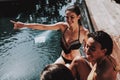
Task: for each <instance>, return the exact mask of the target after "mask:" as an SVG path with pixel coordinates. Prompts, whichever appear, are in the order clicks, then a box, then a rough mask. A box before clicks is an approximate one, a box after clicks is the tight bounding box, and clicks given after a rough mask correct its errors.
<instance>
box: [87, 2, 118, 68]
mask: <svg viewBox="0 0 120 80" xmlns="http://www.w3.org/2000/svg"><path fill="white" fill-rule="evenodd" d="M85 2H86V5H87V8H88V11H89V14H90V18H91V21H92V23H93V27H94V29H95V30H104V31H105V32H107V33H109V34H110V35H111V36H112V38H113V41H114V50H113V54H112V56H114V57H115V59H116V60H117V62H118V65H119V67H118V68H120V4H117V3H116V2H115V1H114V0H85Z"/></svg>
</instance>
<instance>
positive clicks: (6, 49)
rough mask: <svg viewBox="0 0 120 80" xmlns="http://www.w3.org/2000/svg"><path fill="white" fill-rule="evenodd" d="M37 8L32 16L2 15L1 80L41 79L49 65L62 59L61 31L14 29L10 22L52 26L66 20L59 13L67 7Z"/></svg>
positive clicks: (19, 14) (0, 24)
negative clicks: (46, 66)
mask: <svg viewBox="0 0 120 80" xmlns="http://www.w3.org/2000/svg"><path fill="white" fill-rule="evenodd" d="M46 1H47V0H46ZM0 3H1V2H0ZM7 4H9V3H7ZM5 5H6V4H5ZM35 6H36V11H35V12H34V11H33V12H32V13H29V14H26V13H25V12H21V13H18V14H16V15H15V14H14V16H12V17H11V15H12V13H13V12H12V13H11V14H10V15H8V16H6V15H3V14H0V80H39V79H40V72H41V70H42V69H43V68H44V67H45V65H47V64H51V63H53V62H54V61H55V60H56V59H57V58H58V57H59V56H60V53H61V48H60V43H59V41H60V37H61V33H60V31H51V30H48V31H40V30H33V29H28V28H23V29H19V30H14V29H13V24H12V23H10V22H9V20H10V19H12V20H18V21H22V22H29V23H31V22H36V23H45V24H51V23H55V22H58V21H63V20H64V18H63V17H62V15H61V14H62V13H61V14H56V12H59V11H60V10H61V9H62V6H65V4H62V3H61V4H60V3H59V5H58V6H54V5H53V6H52V7H48V6H46V8H45V7H43V6H41V5H40V4H37V5H35ZM42 7H43V8H44V9H43V10H42V9H41V8H42ZM56 7H57V8H56ZM1 11H2V10H1ZM14 13H15V12H14ZM54 14H56V15H54ZM53 15H54V16H53Z"/></svg>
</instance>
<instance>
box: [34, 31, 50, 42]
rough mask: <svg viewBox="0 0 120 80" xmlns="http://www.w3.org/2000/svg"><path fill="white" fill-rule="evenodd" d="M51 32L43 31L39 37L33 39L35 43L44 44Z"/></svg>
mask: <svg viewBox="0 0 120 80" xmlns="http://www.w3.org/2000/svg"><path fill="white" fill-rule="evenodd" d="M50 33H51V31H50V30H49V31H45V32H43V33H41V34H40V35H38V36H36V37H35V39H34V40H35V43H41V42H45V41H46V40H47V38H48V37H49V35H50Z"/></svg>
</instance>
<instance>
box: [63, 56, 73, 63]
mask: <svg viewBox="0 0 120 80" xmlns="http://www.w3.org/2000/svg"><path fill="white" fill-rule="evenodd" d="M61 57H62V58H63V60H64V62H65V64H66V63H68V64H70V63H71V62H72V60H68V59H66V58H64V57H63V56H62V55H61Z"/></svg>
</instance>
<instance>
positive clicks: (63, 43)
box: [61, 28, 81, 54]
mask: <svg viewBox="0 0 120 80" xmlns="http://www.w3.org/2000/svg"><path fill="white" fill-rule="evenodd" d="M66 30H67V28H66V29H65V31H66ZM65 31H64V32H63V35H62V39H61V47H62V49H63V51H64V52H65V54H69V53H70V52H71V50H75V49H79V48H80V46H81V43H80V41H79V37H80V29H79V31H78V39H77V40H74V41H72V42H71V43H70V44H69V45H68V44H67V42H66V40H65V37H64V33H65Z"/></svg>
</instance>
